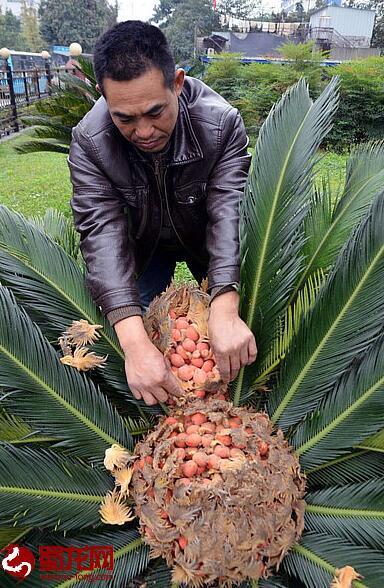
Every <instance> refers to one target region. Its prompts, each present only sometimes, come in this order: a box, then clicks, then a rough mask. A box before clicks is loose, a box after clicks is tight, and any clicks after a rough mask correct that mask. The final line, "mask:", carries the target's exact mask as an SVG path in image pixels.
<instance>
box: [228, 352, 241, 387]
mask: <svg viewBox="0 0 384 588" xmlns="http://www.w3.org/2000/svg"><path fill="white" fill-rule="evenodd" d="M229 362H230V366H231V382H232V380H234V379H235V378H236V376H237V374H238V373H239V369H240V361H239V356H238V355H237V354H236V353H235V354H234V355H231V356H230V358H229Z"/></svg>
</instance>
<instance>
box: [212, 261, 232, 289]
mask: <svg viewBox="0 0 384 588" xmlns="http://www.w3.org/2000/svg"><path fill="white" fill-rule="evenodd" d="M239 283H240V266H239V265H231V266H227V267H224V268H215V269H211V268H210V269H209V270H208V288H209V290H210V292H212V291H213V289H214V288H218V287H219V286H220V287H222V286H228V284H231V285H232V284H235V285H236V284H239Z"/></svg>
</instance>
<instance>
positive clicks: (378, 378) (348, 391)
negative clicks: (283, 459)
mask: <svg viewBox="0 0 384 588" xmlns="http://www.w3.org/2000/svg"><path fill="white" fill-rule="evenodd" d="M383 427H384V335H382V336H381V337H379V338H378V339H377V340H376V341H375V342H374V343H373V344H372V346H370V347H368V349H367V350H366V352H365V353H364V354H363V355H362V356H361V358H360V359H356V361H354V362H353V365H352V367H351V369H350V370H348V371H347V372H346V373H345V374H344V375H343V376H342V377H341V379H340V380H339V382H337V384H336V386H335V388H334V390H332V391H331V392H330V393H329V394H328V395H327V396H326V398H324V400H323V401H322V402H321V403H320V405H319V407H318V409H317V411H316V413H314V414H312V415H310V416H309V417H308V418H307V419H306V420H305V421H304V422H303V423H302V424H301V425H300V426H299V427H298V429H297V430H296V432H295V434H294V435H293V436H292V437H290V442H291V443H292V445H293V446H294V447H295V450H296V453H297V455H299V456H300V458H301V459H300V462H301V465H302V466H303V467H304V468H311V467H314V466H317V465H320V464H322V463H324V462H326V461H329V460H330V459H334V458H336V457H338V456H339V455H342V454H344V453H346V452H349V451H350V449H351V447H352V446H353V445H359V444H360V443H361V442H362V441H363V440H364V439H366V438H367V437H369V436H371V435H373V434H374V433H377V431H378V430H379V429H382V428H383Z"/></svg>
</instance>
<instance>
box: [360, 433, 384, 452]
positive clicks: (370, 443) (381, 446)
mask: <svg viewBox="0 0 384 588" xmlns="http://www.w3.org/2000/svg"><path fill="white" fill-rule="evenodd" d="M359 447H361V448H364V449H365V448H366V449H369V450H371V451H378V452H380V453H384V430H382V431H379V432H378V433H377V434H376V435H373V436H372V437H369V439H365V441H364V442H363V443H360V444H359Z"/></svg>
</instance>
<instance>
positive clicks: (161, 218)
mask: <svg viewBox="0 0 384 588" xmlns="http://www.w3.org/2000/svg"><path fill="white" fill-rule="evenodd" d="M147 165H149V167H150V168H151V171H153V173H154V176H155V182H156V186H157V189H158V190H159V195H160V230H159V233H158V235H157V239H156V242H155V244H154V246H153V249H152V251H151V252H150V254H149V255H148V259H147V262H146V264H145V265H144V266H143V268H142V270H141V272H140V274H138V278H140V276H142V275H143V273H144V272H145V270H146V269H147V267H148V266H149V263H150V261H151V259H152V256H153V254H154V252H155V251H156V247H157V244H158V242H159V241H160V234H161V227H162V226H163V214H164V211H163V201H162V198H161V193H160V186H159V161H158V159H155V169H153V167H152V166H151V164H150V163H148V164H147ZM147 206H149V203H148V202H147ZM146 218H148V211H147V214H146Z"/></svg>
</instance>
